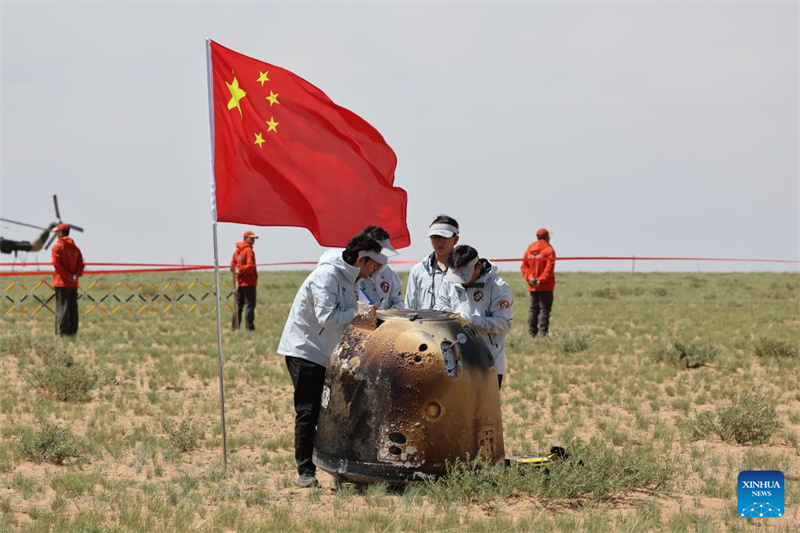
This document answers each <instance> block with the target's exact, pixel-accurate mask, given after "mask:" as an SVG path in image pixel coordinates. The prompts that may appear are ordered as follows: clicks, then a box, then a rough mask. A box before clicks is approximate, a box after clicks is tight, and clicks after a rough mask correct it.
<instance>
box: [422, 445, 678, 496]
mask: <svg viewBox="0 0 800 533" xmlns="http://www.w3.org/2000/svg"><path fill="white" fill-rule="evenodd" d="M566 450H567V452H568V453H569V457H568V458H567V459H566V460H564V461H556V462H553V463H551V464H549V465H547V466H546V467H543V468H536V467H532V466H528V465H524V464H518V465H514V466H511V467H509V468H499V467H496V466H492V465H488V464H486V462H485V461H483V462H482V461H481V460H477V461H467V462H457V463H456V464H454V465H450V466H449V467H448V472H447V476H445V477H443V478H441V479H438V480H435V481H434V480H426V482H425V483H424V485H423V486H424V492H425V493H426V494H425V495H426V496H428V497H429V498H431V499H432V500H434V501H435V502H437V503H439V504H440V505H443V504H444V505H446V504H451V503H455V502H463V503H486V502H488V501H492V500H495V499H498V498H500V499H507V498H509V497H510V496H513V495H515V494H531V495H534V496H539V497H541V498H544V499H548V500H554V501H557V500H573V499H583V498H590V499H593V500H608V499H611V498H614V497H617V496H619V495H622V494H625V493H631V492H634V491H637V490H641V489H649V490H651V491H656V490H659V489H666V488H667V487H668V484H669V482H670V480H671V479H672V478H673V477H674V475H675V473H676V471H677V469H676V466H675V465H674V464H673V463H671V462H669V461H663V460H660V457H659V453H657V452H656V450H654V449H653V448H652V447H650V446H628V447H626V448H625V449H620V450H618V449H617V448H615V447H614V446H613V445H611V444H610V443H606V442H602V441H601V440H599V439H592V440H591V441H589V442H588V443H584V442H583V441H581V440H580V439H574V440H572V441H570V442H569V443H568V444H567V446H566Z"/></svg>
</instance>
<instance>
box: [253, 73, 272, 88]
mask: <svg viewBox="0 0 800 533" xmlns="http://www.w3.org/2000/svg"><path fill="white" fill-rule="evenodd" d="M267 74H269V71H266V72H261V71H260V70H259V71H258V79H257V80H256V81H260V82H261V86H262V87H263V86H264V83H265V82H268V81H269V78H268V77H267Z"/></svg>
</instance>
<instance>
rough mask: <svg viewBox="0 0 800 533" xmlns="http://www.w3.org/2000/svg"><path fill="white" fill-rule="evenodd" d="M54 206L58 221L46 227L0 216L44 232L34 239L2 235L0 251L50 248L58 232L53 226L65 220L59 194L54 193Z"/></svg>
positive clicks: (74, 226)
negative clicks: (12, 237) (16, 238)
mask: <svg viewBox="0 0 800 533" xmlns="http://www.w3.org/2000/svg"><path fill="white" fill-rule="evenodd" d="M53 206H54V207H55V210H56V221H55V222H51V223H50V225H49V226H48V227H46V228H45V227H42V226H35V225H33V224H27V223H25V222H18V221H16V220H9V219H7V218H0V221H3V222H8V223H9V224H16V225H17V226H25V227H28V228H33V229H38V230H42V233H41V234H40V235H39V236H38V237H36V238H35V239H34V240H32V241H14V240H11V239H4V238H3V237H0V252H2V253H4V254H11V253H13V254H14V255H15V256H16V255H17V253H19V252H38V251H39V250H41V249H42V248H44V249H45V250H47V249H48V248H50V245H51V244H53V241H54V240H55V239H56V234H55V233H53V228H55V227H56V226H57V225H58V224H60V223H61V222H63V220H61V212H60V211H59V209H58V196H56V195H55V194H54V195H53ZM68 224H69V226H70V228H71V229H73V230H75V231H80V232H83V228H81V227H80V226H76V225H75V224H72V223H69V222H68Z"/></svg>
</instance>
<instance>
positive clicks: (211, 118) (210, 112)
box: [206, 39, 228, 471]
mask: <svg viewBox="0 0 800 533" xmlns="http://www.w3.org/2000/svg"><path fill="white" fill-rule="evenodd" d="M206 74H207V77H208V126H209V131H210V132H211V158H210V163H211V219H212V221H213V222H212V225H211V227H212V228H213V233H214V283H215V285H214V286H215V291H214V292H215V293H216V295H217V363H218V366H219V404H220V420H221V425H222V467H223V469H224V470H226V471H227V470H228V441H227V436H226V432H225V382H224V380H223V375H224V374H223V367H222V310H221V309H220V308H221V305H222V304H221V303H220V298H219V252H218V249H219V248H218V246H217V191H216V182H215V181H214V86H213V85H212V83H211V40H210V39H206Z"/></svg>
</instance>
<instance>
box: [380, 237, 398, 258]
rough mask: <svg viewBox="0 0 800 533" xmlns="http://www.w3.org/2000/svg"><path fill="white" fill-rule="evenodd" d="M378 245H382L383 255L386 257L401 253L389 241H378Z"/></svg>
mask: <svg viewBox="0 0 800 533" xmlns="http://www.w3.org/2000/svg"><path fill="white" fill-rule="evenodd" d="M378 244H380V245H381V246H382V247H383V250H381V253H382V254H383V255H385V256H386V257H393V256H395V255H400V252H398V251H397V250H395V249H394V246H392V243H391V242H389V239H384V240H382V241H378Z"/></svg>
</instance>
